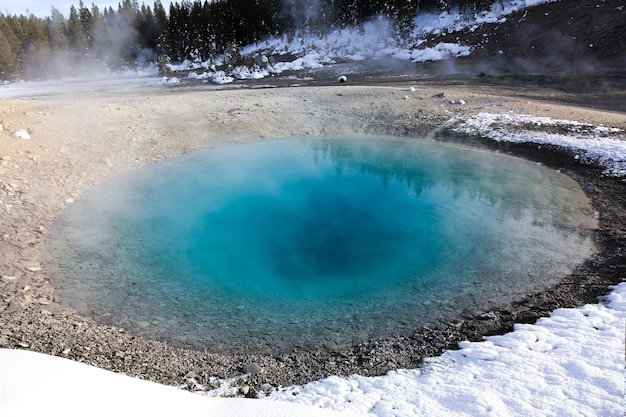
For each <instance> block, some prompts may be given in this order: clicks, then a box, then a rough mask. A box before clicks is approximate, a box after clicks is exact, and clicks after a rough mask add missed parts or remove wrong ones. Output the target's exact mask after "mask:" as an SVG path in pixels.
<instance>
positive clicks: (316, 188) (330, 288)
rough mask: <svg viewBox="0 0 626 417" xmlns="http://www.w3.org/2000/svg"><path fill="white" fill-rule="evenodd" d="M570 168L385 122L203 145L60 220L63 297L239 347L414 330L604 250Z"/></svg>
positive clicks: (58, 268)
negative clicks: (417, 134) (403, 132)
mask: <svg viewBox="0 0 626 417" xmlns="http://www.w3.org/2000/svg"><path fill="white" fill-rule="evenodd" d="M593 227H594V221H593V219H592V210H591V207H590V206H589V202H588V200H587V199H586V197H585V196H584V194H583V192H582V190H580V188H579V186H578V185H577V184H576V183H575V182H574V181H573V180H571V179H570V178H568V177H566V176H565V175H563V174H560V173H558V172H555V171H553V170H550V169H548V168H545V167H543V166H538V165H536V164H533V163H530V162H527V161H524V160H521V159H517V158H513V157H509V156H504V155H499V154H495V153H491V152H486V151H480V150H475V149H468V148H464V147H460V146H456V145H449V144H441V143H435V142H430V141H425V140H417V139H398V138H386V137H365V138H320V139H297V138H296V139H285V140H275V141H262V142H255V143H249V144H242V145H232V146H224V147H220V148H215V149H208V150H203V151H198V152H195V153H192V154H189V155H185V156H181V157H177V158H173V159H170V160H167V161H164V162H160V163H158V164H155V165H152V166H148V167H145V168H141V169H138V170H136V171H133V172H131V173H129V174H126V175H123V176H120V177H117V178H114V179H111V180H109V181H107V182H105V183H103V184H101V185H98V186H95V187H93V188H92V189H91V190H89V191H88V192H86V193H85V194H84V195H83V196H82V197H81V198H79V199H78V200H77V201H76V202H75V203H74V204H73V205H71V206H70V207H68V208H67V209H66V210H65V211H64V212H63V213H62V214H61V216H60V217H59V218H58V220H57V221H56V222H55V223H54V225H53V226H52V227H51V229H50V231H49V233H48V237H47V240H46V243H45V247H44V251H43V261H44V265H45V267H46V268H47V270H48V271H49V273H50V275H51V277H52V283H53V285H54V287H55V291H56V293H57V294H58V296H59V297H60V298H61V299H62V300H63V301H64V302H65V303H67V304H68V305H70V306H72V307H73V308H75V309H77V310H78V312H80V313H81V314H84V315H86V316H91V317H94V318H96V319H97V320H99V321H101V322H105V323H109V324H114V325H116V326H120V327H124V328H126V329H128V330H130V331H133V332H136V333H138V334H140V335H143V336H146V337H150V338H155V339H160V340H166V341H169V342H172V343H175V344H181V345H186V346H191V347H194V348H201V349H208V350H210V351H215V352H226V353H241V352H246V353H269V352H273V353H276V352H287V351H291V350H293V349H317V348H324V347H325V348H336V347H340V346H345V345H351V344H357V343H360V342H362V341H365V340H367V339H370V338H377V337H391V336H399V335H410V334H412V332H413V331H414V330H415V329H417V328H419V327H421V326H423V325H425V324H429V323H435V322H437V321H439V320H449V319H452V318H454V317H458V316H460V315H461V314H462V313H463V312H464V311H466V310H479V311H488V310H489V309H491V308H494V307H495V306H498V305H503V304H505V303H507V302H510V301H512V300H514V299H516V298H520V297H521V296H522V295H523V294H527V293H529V292H535V291H540V290H541V289H542V288H546V287H548V286H551V285H554V284H555V283H556V282H558V280H559V279H560V278H562V277H563V276H564V275H566V274H568V273H569V272H571V270H572V269H573V268H574V267H575V266H576V265H578V264H580V263H582V262H583V261H584V260H585V259H586V258H587V257H589V256H590V255H591V254H592V253H593V252H594V251H595V247H594V243H593Z"/></svg>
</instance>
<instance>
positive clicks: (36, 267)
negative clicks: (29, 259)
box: [26, 266, 43, 272]
mask: <svg viewBox="0 0 626 417" xmlns="http://www.w3.org/2000/svg"><path fill="white" fill-rule="evenodd" d="M26 269H27V270H28V271H30V272H39V271H41V270H42V269H43V268H42V267H40V266H29V267H26Z"/></svg>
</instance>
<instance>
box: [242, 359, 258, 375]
mask: <svg viewBox="0 0 626 417" xmlns="http://www.w3.org/2000/svg"><path fill="white" fill-rule="evenodd" d="M262 371H263V368H261V367H260V366H259V365H258V364H257V363H255V362H252V363H249V364H247V365H245V366H244V367H243V372H244V373H246V374H251V375H255V374H258V373H261V372H262Z"/></svg>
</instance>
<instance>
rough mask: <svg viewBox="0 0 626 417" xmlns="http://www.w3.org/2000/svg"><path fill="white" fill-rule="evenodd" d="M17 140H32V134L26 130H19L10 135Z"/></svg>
mask: <svg viewBox="0 0 626 417" xmlns="http://www.w3.org/2000/svg"><path fill="white" fill-rule="evenodd" d="M9 136H11V137H12V138H15V139H30V134H29V133H28V132H27V131H26V130H25V129H17V130H15V131H13V132H11V134H10V135H9Z"/></svg>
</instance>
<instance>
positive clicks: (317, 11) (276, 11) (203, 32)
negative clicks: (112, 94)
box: [0, 0, 497, 80]
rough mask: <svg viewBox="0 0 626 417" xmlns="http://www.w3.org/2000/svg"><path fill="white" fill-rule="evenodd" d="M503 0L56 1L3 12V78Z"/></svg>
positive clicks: (407, 18) (212, 52)
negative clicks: (61, 5) (42, 7)
mask: <svg viewBox="0 0 626 417" xmlns="http://www.w3.org/2000/svg"><path fill="white" fill-rule="evenodd" d="M495 1H497V0H371V1H362V0H212V1H208V0H205V1H202V0H194V1H191V0H182V1H180V2H174V3H172V4H171V5H170V7H169V9H168V10H166V9H165V8H164V7H163V5H162V4H161V1H160V0H156V1H155V2H154V3H153V4H152V6H149V5H146V4H145V3H142V4H141V5H139V4H138V2H137V0H123V1H122V2H120V3H119V4H118V7H117V9H113V8H112V7H108V8H103V9H100V8H99V7H98V6H97V5H96V4H95V3H92V4H91V5H90V6H87V5H85V4H84V3H83V1H82V0H80V1H79V3H78V6H77V7H75V6H72V7H71V8H70V11H69V15H68V16H67V17H66V16H64V15H63V14H62V13H61V12H60V11H59V10H58V9H56V8H54V7H52V9H51V14H50V15H49V16H47V17H45V18H39V17H36V16H34V15H32V14H31V15H30V16H24V15H19V16H17V15H5V14H2V13H0V79H5V80H6V79H12V78H16V77H25V78H36V77H43V76H48V75H54V74H51V73H54V71H55V68H56V67H55V65H56V64H58V70H59V71H67V69H68V68H67V67H64V68H62V65H61V63H62V62H64V63H67V64H69V66H70V67H75V65H73V64H78V63H90V64H92V65H99V66H101V67H103V68H119V67H124V66H131V67H132V66H136V65H137V63H138V61H142V60H150V61H155V62H156V60H157V58H158V59H159V60H161V61H162V60H171V61H182V60H184V59H189V58H196V59H202V60H206V59H209V58H210V57H212V56H217V55H219V54H221V53H224V52H225V51H229V50H233V48H234V49H235V50H236V49H237V48H239V47H241V46H243V45H247V44H252V43H256V42H260V41H262V40H264V39H267V38H268V37H270V36H282V35H285V34H286V35H289V34H295V33H296V32H297V31H300V30H301V31H306V32H309V33H316V34H319V35H320V36H323V34H324V33H325V32H327V31H329V30H334V29H338V28H344V27H347V26H351V27H354V26H358V25H361V24H363V23H364V22H366V21H368V20H370V19H372V18H374V17H376V16H384V17H386V18H389V19H390V20H391V21H393V22H394V25H395V28H396V33H397V35H398V36H399V37H401V36H402V35H403V34H407V33H409V32H410V31H411V29H413V25H414V18H415V16H417V15H418V14H419V13H421V12H426V11H427V12H433V11H440V10H446V9H447V10H450V9H452V8H459V9H461V10H462V11H465V12H467V13H472V12H475V11H479V10H484V9H486V8H488V7H490V6H491V4H492V3H494V2H495Z"/></svg>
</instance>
